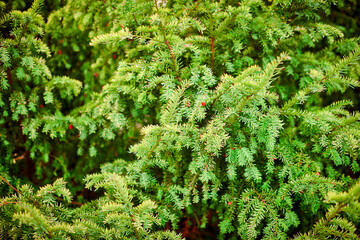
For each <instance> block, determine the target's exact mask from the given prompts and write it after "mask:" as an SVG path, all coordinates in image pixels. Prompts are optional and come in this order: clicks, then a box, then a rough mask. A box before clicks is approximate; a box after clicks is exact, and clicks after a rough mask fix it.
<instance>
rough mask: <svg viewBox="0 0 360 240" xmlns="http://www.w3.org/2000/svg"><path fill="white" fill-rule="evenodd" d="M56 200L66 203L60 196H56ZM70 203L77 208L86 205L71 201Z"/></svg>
mask: <svg viewBox="0 0 360 240" xmlns="http://www.w3.org/2000/svg"><path fill="white" fill-rule="evenodd" d="M55 198H56V199H57V200H60V201H65V200H64V199H62V198H60V197H58V196H55ZM70 203H71V204H74V205H76V206H82V205H84V204H83V203H80V202H75V201H70Z"/></svg>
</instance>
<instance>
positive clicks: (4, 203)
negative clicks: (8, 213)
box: [0, 200, 20, 207]
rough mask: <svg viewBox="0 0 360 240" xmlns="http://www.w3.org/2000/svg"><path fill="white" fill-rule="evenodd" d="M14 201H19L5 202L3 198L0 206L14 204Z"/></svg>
mask: <svg viewBox="0 0 360 240" xmlns="http://www.w3.org/2000/svg"><path fill="white" fill-rule="evenodd" d="M16 203H20V202H6V201H5V200H3V203H1V204H0V207H1V206H4V205H7V204H16Z"/></svg>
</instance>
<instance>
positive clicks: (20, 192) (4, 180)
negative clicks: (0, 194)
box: [0, 176, 22, 195]
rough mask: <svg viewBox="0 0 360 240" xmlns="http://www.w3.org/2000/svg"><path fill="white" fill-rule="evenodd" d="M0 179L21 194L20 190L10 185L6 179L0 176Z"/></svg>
mask: <svg viewBox="0 0 360 240" xmlns="http://www.w3.org/2000/svg"><path fill="white" fill-rule="evenodd" d="M0 179H2V180H3V181H4V182H6V184H7V185H9V186H10V187H11V188H12V189H14V190H15V192H17V193H18V194H19V195H22V193H21V192H19V191H18V190H17V189H16V188H15V187H14V186H13V185H11V184H10V183H9V182H8V181H6V179H5V178H3V177H2V176H0Z"/></svg>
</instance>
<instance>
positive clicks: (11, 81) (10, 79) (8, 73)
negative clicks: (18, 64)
mask: <svg viewBox="0 0 360 240" xmlns="http://www.w3.org/2000/svg"><path fill="white" fill-rule="evenodd" d="M7 76H8V79H9V83H10V85H12V84H13V80H12V76H11V71H10V68H8V69H7Z"/></svg>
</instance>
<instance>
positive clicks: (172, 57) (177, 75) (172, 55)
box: [164, 35, 181, 82]
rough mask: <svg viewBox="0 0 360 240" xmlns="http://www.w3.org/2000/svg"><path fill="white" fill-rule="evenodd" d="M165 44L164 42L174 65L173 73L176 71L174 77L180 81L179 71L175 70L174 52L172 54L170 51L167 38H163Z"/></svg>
mask: <svg viewBox="0 0 360 240" xmlns="http://www.w3.org/2000/svg"><path fill="white" fill-rule="evenodd" d="M164 38H165V35H164ZM165 44H166V46H167V47H168V49H169V51H170V55H171V60H172V63H173V66H174V71H175V73H176V77H177V79H178V80H179V81H180V82H181V79H180V77H179V73H178V71H177V69H176V62H175V57H174V54H173V52H172V50H171V47H170V44H169V41H168V40H165Z"/></svg>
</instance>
